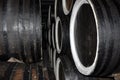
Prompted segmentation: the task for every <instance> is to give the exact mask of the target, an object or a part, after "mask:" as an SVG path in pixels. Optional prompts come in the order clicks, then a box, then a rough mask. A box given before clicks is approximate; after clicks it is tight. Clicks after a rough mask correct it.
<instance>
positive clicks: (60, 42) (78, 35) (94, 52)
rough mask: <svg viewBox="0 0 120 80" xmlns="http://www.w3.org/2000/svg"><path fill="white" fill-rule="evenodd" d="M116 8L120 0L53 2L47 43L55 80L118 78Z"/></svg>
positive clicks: (119, 19)
mask: <svg viewBox="0 0 120 80" xmlns="http://www.w3.org/2000/svg"><path fill="white" fill-rule="evenodd" d="M119 6H120V1H119V0H55V4H54V7H50V8H53V9H54V11H53V12H52V10H51V12H52V14H51V15H48V17H52V18H50V19H48V20H50V21H51V25H50V26H49V27H50V28H49V32H48V33H49V36H48V41H49V42H50V45H51V48H52V50H53V51H51V52H50V54H49V55H50V60H51V65H52V66H51V67H52V68H53V69H54V73H55V76H56V80H81V79H82V80H84V79H85V80H93V79H94V80H110V79H114V76H113V75H114V74H119V72H120V64H119V60H120V49H119V48H120V44H119V41H120V27H119V26H120V7H119ZM53 13H54V16H53ZM50 21H49V22H50ZM51 43H52V44H51ZM101 77H102V78H101ZM116 80H119V79H116Z"/></svg>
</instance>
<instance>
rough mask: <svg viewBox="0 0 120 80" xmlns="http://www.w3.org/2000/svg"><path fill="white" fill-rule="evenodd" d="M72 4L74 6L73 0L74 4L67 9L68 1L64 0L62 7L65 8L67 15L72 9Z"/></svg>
mask: <svg viewBox="0 0 120 80" xmlns="http://www.w3.org/2000/svg"><path fill="white" fill-rule="evenodd" d="M72 6H73V0H72V4H71V6H70V10H68V9H67V1H66V0H62V8H63V12H64V14H65V15H68V14H69V13H70V11H71V10H72Z"/></svg>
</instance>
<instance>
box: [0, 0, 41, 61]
mask: <svg viewBox="0 0 120 80" xmlns="http://www.w3.org/2000/svg"><path fill="white" fill-rule="evenodd" d="M40 6H41V1H40V0H0V39H1V40H0V57H1V58H0V61H5V60H4V58H2V57H3V56H4V57H5V58H9V57H15V58H17V59H19V60H22V61H23V62H25V63H31V62H37V61H40V59H41V48H42V47H41V46H42V45H41V41H42V24H41V7H40Z"/></svg>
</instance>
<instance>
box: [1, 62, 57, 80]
mask: <svg viewBox="0 0 120 80" xmlns="http://www.w3.org/2000/svg"><path fill="white" fill-rule="evenodd" d="M49 71H50V70H48V69H47V68H45V67H43V66H42V65H41V64H40V63H36V64H29V65H26V64H21V63H16V62H0V80H55V79H54V77H51V76H50V75H49Z"/></svg>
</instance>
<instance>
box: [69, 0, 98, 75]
mask: <svg viewBox="0 0 120 80" xmlns="http://www.w3.org/2000/svg"><path fill="white" fill-rule="evenodd" d="M83 4H89V5H90V7H91V8H92V11H93V14H94V18H95V23H96V29H97V30H96V31H97V45H96V56H95V59H94V62H93V64H92V65H91V66H89V67H85V66H84V65H83V64H82V63H81V61H80V59H79V58H78V53H77V50H76V48H75V40H74V24H75V19H76V16H77V12H78V10H79V9H80V7H81V6H82V5H83ZM70 47H71V52H72V57H73V60H74V62H75V65H76V67H77V69H78V71H79V72H80V73H82V74H84V75H90V74H92V73H93V72H94V70H95V68H96V64H97V60H98V48H99V32H98V20H97V15H96V11H95V9H94V4H93V3H92V2H91V0H77V1H76V2H75V4H74V7H73V11H72V14H71V18H70Z"/></svg>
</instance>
